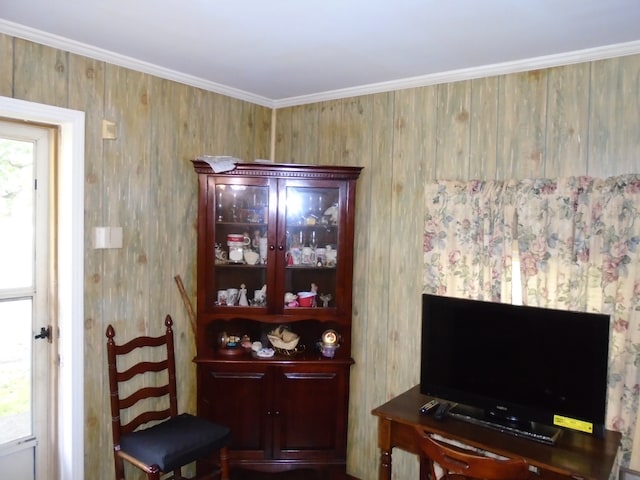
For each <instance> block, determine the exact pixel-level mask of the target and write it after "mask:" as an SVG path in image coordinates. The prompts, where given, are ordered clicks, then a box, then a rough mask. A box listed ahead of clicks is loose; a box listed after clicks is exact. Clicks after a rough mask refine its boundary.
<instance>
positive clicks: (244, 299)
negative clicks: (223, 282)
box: [238, 283, 249, 307]
mask: <svg viewBox="0 0 640 480" xmlns="http://www.w3.org/2000/svg"><path fill="white" fill-rule="evenodd" d="M238 305H240V306H241V307H248V306H249V301H248V300H247V287H246V286H245V284H244V283H243V284H241V285H240V300H238Z"/></svg>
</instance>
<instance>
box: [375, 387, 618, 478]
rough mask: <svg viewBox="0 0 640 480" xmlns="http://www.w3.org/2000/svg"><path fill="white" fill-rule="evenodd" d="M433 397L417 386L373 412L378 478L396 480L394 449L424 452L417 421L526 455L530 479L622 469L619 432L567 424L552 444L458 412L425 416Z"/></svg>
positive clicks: (507, 453)
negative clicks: (422, 409)
mask: <svg viewBox="0 0 640 480" xmlns="http://www.w3.org/2000/svg"><path fill="white" fill-rule="evenodd" d="M431 399H432V397H429V396H427V395H423V394H421V393H420V385H416V386H415V387H412V388H411V389H409V390H407V391H406V392H404V393H402V394H401V395H398V396H397V397H395V398H393V399H391V400H389V401H388V402H386V403H385V404H383V405H380V406H379V407H377V408H374V409H373V411H372V412H371V413H372V414H373V415H375V416H376V417H377V418H378V448H379V449H380V460H379V464H378V465H379V466H378V480H391V476H392V472H391V469H392V465H393V459H392V452H393V450H394V449H395V448H399V449H402V450H405V451H407V452H411V453H414V454H418V453H419V451H420V449H419V446H418V444H417V443H418V442H417V436H416V435H415V426H416V425H420V426H421V427H422V428H423V429H424V430H425V431H426V432H428V433H432V434H438V435H440V436H442V437H444V438H446V439H450V440H454V441H457V442H461V443H463V444H465V445H468V446H469V447H473V448H477V449H479V450H484V451H486V452H493V453H495V454H497V455H501V456H503V457H507V458H518V457H521V458H524V459H525V461H526V462H527V463H528V464H529V469H530V470H532V474H531V478H535V479H536V480H563V479H564V480H572V479H575V478H580V479H583V480H609V479H610V478H611V474H612V472H617V471H618V468H619V464H618V462H619V458H618V450H619V447H620V438H621V434H620V432H614V431H611V430H605V431H604V432H603V435H602V437H599V436H594V435H588V434H586V433H581V432H574V431H571V430H564V429H563V431H562V435H560V436H558V438H557V440H556V443H555V445H548V444H544V443H539V442H532V441H530V440H527V439H525V438H522V437H516V436H513V435H508V434H505V433H502V432H499V431H497V430H493V429H491V428H484V427H483V426H479V425H474V424H473V423H470V422H464V421H459V420H458V419H456V418H454V417H445V418H443V419H442V420H437V419H435V418H434V417H433V415H422V414H421V413H420V407H421V406H422V405H424V404H425V403H427V402H428V401H429V400H431Z"/></svg>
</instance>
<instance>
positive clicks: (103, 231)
mask: <svg viewBox="0 0 640 480" xmlns="http://www.w3.org/2000/svg"><path fill="white" fill-rule="evenodd" d="M93 248H95V249H101V248H122V227H96V228H95V230H94V236H93Z"/></svg>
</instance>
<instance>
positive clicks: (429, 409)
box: [420, 400, 440, 415]
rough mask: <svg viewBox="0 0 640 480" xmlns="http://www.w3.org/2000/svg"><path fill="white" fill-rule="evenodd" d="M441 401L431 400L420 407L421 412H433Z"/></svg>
mask: <svg viewBox="0 0 640 480" xmlns="http://www.w3.org/2000/svg"><path fill="white" fill-rule="evenodd" d="M439 403H440V402H438V401H437V400H431V401H429V402H427V403H425V404H424V405H422V406H421V407H420V413H422V414H423V415H425V414H427V413H431V412H432V411H433V409H434V408H435V407H437V406H438V405H439Z"/></svg>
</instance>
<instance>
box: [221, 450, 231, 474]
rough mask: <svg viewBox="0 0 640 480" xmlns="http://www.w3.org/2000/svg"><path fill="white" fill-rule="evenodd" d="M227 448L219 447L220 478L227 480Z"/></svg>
mask: <svg viewBox="0 0 640 480" xmlns="http://www.w3.org/2000/svg"><path fill="white" fill-rule="evenodd" d="M229 478H230V477H229V448H228V447H222V448H221V449H220V480H229Z"/></svg>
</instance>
